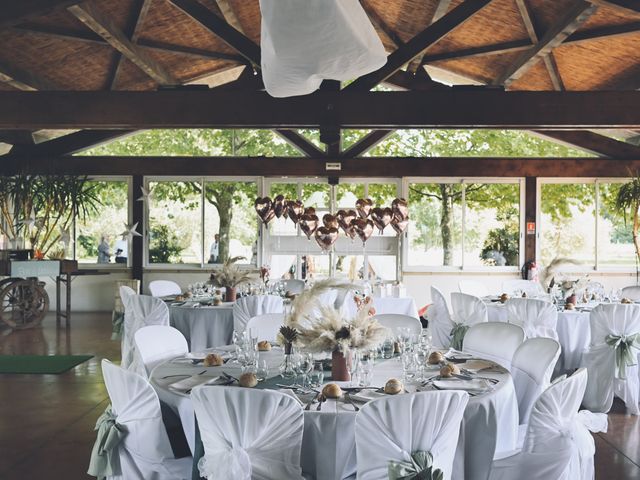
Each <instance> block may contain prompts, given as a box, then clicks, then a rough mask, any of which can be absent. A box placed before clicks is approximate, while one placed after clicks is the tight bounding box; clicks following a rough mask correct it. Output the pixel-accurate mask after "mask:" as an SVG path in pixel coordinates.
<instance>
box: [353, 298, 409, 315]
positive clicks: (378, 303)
mask: <svg viewBox="0 0 640 480" xmlns="http://www.w3.org/2000/svg"><path fill="white" fill-rule="evenodd" d="M344 303H345V306H344V308H345V309H346V311H347V313H348V315H351V316H353V315H354V314H355V312H356V304H355V302H354V301H353V299H352V298H347V299H346V300H345V302H344ZM373 307H374V308H375V309H376V314H382V313H399V314H402V315H409V316H410V317H414V318H420V317H419V315H418V308H417V307H416V301H415V300H414V299H413V298H412V297H399V298H398V297H373Z"/></svg>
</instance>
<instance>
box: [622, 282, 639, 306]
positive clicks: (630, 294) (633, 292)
mask: <svg viewBox="0 0 640 480" xmlns="http://www.w3.org/2000/svg"><path fill="white" fill-rule="evenodd" d="M621 292H622V298H628V299H629V300H633V301H634V302H636V301H638V300H640V285H630V286H628V287H624V288H623V289H622V290H621Z"/></svg>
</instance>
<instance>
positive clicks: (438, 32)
mask: <svg viewBox="0 0 640 480" xmlns="http://www.w3.org/2000/svg"><path fill="white" fill-rule="evenodd" d="M490 2H491V0H467V1H465V2H463V3H461V4H460V5H458V6H457V7H456V8H454V9H453V10H452V11H450V12H449V13H447V14H446V15H445V16H444V17H442V18H441V19H440V20H438V21H437V22H435V23H432V24H431V25H429V26H428V27H427V28H425V29H424V30H423V31H422V32H420V33H419V34H417V35H416V36H415V37H413V38H412V39H411V40H409V41H408V42H407V43H405V44H404V45H403V46H401V47H400V48H398V49H397V50H396V51H394V52H393V53H391V54H390V55H389V56H388V57H387V63H386V64H385V65H384V66H382V67H381V68H380V69H378V70H376V71H375V72H371V73H369V74H367V75H364V76H362V77H360V78H358V79H357V80H355V81H354V82H353V83H351V84H349V85H348V86H347V87H345V89H344V90H351V91H353V90H359V91H366V90H371V89H372V88H373V87H375V86H376V85H378V84H379V83H380V82H383V81H384V80H385V79H386V78H388V77H389V76H391V75H392V74H393V73H394V72H396V71H397V70H400V69H401V68H402V67H403V65H405V64H406V63H407V62H410V61H412V60H413V59H414V58H416V57H417V56H418V55H420V54H422V52H424V51H425V50H426V49H427V48H429V47H430V46H431V45H433V44H434V43H435V42H437V41H438V40H440V39H441V38H443V37H444V36H445V35H447V34H448V33H450V32H452V31H453V30H455V29H456V28H458V27H460V26H461V25H462V24H464V23H465V22H466V21H467V20H469V18H471V17H472V16H473V15H474V14H475V13H477V12H478V11H479V10H481V9H482V8H484V7H485V6H486V5H488V4H489V3H490Z"/></svg>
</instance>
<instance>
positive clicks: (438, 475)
mask: <svg viewBox="0 0 640 480" xmlns="http://www.w3.org/2000/svg"><path fill="white" fill-rule="evenodd" d="M443 478H444V473H443V472H442V470H440V469H438V468H436V469H434V468H433V455H431V452H422V451H416V452H413V453H412V454H411V460H410V461H408V462H396V461H394V460H392V461H390V462H389V480H442V479H443Z"/></svg>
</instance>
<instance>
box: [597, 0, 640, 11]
mask: <svg viewBox="0 0 640 480" xmlns="http://www.w3.org/2000/svg"><path fill="white" fill-rule="evenodd" d="M589 1H590V2H591V3H593V4H594V5H600V6H602V7H610V8H615V9H616V10H619V11H620V12H622V13H627V14H629V13H633V14H638V13H640V2H638V0H589Z"/></svg>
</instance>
